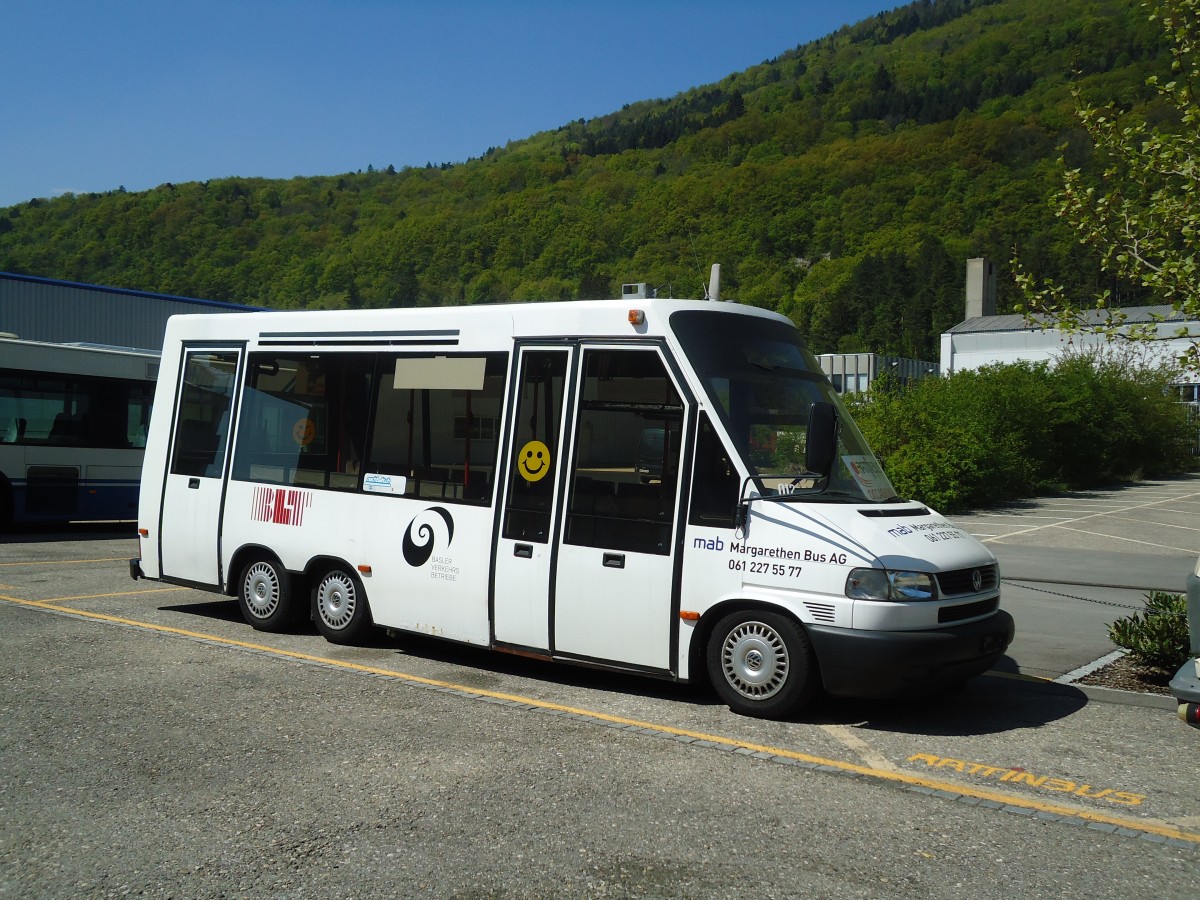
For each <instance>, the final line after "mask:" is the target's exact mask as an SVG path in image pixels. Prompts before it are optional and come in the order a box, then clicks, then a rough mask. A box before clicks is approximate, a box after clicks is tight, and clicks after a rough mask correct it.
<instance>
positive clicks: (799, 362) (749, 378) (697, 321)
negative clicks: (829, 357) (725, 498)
mask: <svg viewBox="0 0 1200 900" xmlns="http://www.w3.org/2000/svg"><path fill="white" fill-rule="evenodd" d="M671 327H672V329H673V330H674V332H675V334H676V336H677V337H678V338H679V343H680V344H681V345H682V347H683V350H684V353H685V355H686V357H687V359H688V360H689V362H690V363H691V365H692V366H693V368H694V369H695V370H696V373H697V374H698V375H699V376H700V380H701V381H702V382H703V384H704V390H705V392H706V394H707V396H708V400H709V401H710V402H711V404H712V406H713V408H714V409H715V410H716V413H717V416H718V417H719V418H720V420H721V421H722V423H724V425H725V429H726V432H727V433H728V434H729V436H730V439H731V440H732V441H733V443H734V447H733V448H732V449H733V450H734V451H735V452H736V453H737V454H738V455H739V456H740V457H741V458H742V460H743V461H744V462H745V465H746V468H747V469H748V471H749V472H750V474H751V476H752V477H753V478H754V479H755V481H756V483H757V486H758V489H759V492H760V493H761V494H762V496H764V497H769V496H784V495H787V496H788V497H789V498H790V499H791V498H794V499H796V500H806V499H811V500H826V501H828V500H839V501H844V502H851V503H886V502H889V501H891V502H895V501H896V499H897V498H896V491H895V489H894V488H893V487H892V485H891V482H890V481H888V478H887V476H886V475H885V474H884V472H883V469H882V467H881V466H880V465H879V462H878V461H877V460H876V459H875V456H874V454H873V453H872V452H871V449H870V448H869V447H868V446H867V442H866V440H865V439H864V438H863V436H862V434H861V433H860V432H859V430H858V428H857V427H856V426H855V424H854V421H853V420H852V419H851V418H850V416H849V414H848V413H847V412H846V409H845V407H844V406H843V405H842V402H841V398H839V397H838V395H837V392H836V391H834V389H833V387H832V385H830V384H829V381H828V380H827V379H826V378H825V377H824V375H823V374H822V373H821V369H820V366H818V365H817V361H816V359H815V358H814V357H813V355H812V353H810V352H809V350H808V348H807V347H805V345H804V342H803V341H802V340H801V338H800V335H799V333H798V332H797V331H796V329H795V328H794V327H792V326H791V325H789V324H787V323H784V322H778V321H774V320H771V319H765V318H758V317H756V316H747V315H731V314H730V313H728V312H723V311H721V310H720V309H719V308H717V309H714V310H712V311H711V312H709V311H707V310H681V311H679V312H676V313H674V314H673V315H672V316H671ZM818 400H824V401H827V402H829V403H832V404H834V406H836V407H837V410H838V418H839V423H840V424H839V431H838V447H837V453H836V460H835V462H834V466H833V471H832V472H831V474H830V476H829V478H828V479H823V478H816V477H813V476H811V475H810V474H809V473H806V472H805V468H804V456H805V440H806V437H807V430H808V411H809V407H810V406H812V404H813V402H814V401H818Z"/></svg>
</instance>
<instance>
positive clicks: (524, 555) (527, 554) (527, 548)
mask: <svg viewBox="0 0 1200 900" xmlns="http://www.w3.org/2000/svg"><path fill="white" fill-rule="evenodd" d="M513 556H519V557H520V558H521V559H533V544H517V545H516V546H515V547H513Z"/></svg>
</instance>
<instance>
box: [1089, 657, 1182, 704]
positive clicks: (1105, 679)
mask: <svg viewBox="0 0 1200 900" xmlns="http://www.w3.org/2000/svg"><path fill="white" fill-rule="evenodd" d="M1173 675H1174V673H1173V672H1163V671H1162V670H1161V669H1148V668H1146V667H1145V666H1140V665H1138V664H1137V662H1136V661H1134V659H1133V657H1131V656H1122V657H1121V658H1120V659H1117V660H1114V661H1113V662H1110V663H1109V664H1108V665H1106V666H1104V667H1103V668H1100V669H1097V670H1096V671H1095V672H1090V673H1088V674H1087V675H1085V676H1083V677H1082V678H1080V679H1079V680H1078V681H1077V682H1076V684H1087V685H1091V686H1092V687H1105V688H1115V689H1116V690H1119V691H1136V692H1137V693H1139V694H1163V695H1166V696H1170V694H1171V689H1170V687H1168V684H1169V682H1170V681H1171V678H1172V676H1173Z"/></svg>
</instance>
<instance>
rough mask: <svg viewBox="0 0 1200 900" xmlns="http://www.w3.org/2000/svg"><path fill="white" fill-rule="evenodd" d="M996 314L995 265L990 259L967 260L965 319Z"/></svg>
mask: <svg viewBox="0 0 1200 900" xmlns="http://www.w3.org/2000/svg"><path fill="white" fill-rule="evenodd" d="M995 314H996V264H995V263H994V262H992V261H991V260H990V259H984V258H983V257H980V258H979V259H968V260H967V318H968V319H975V318H978V317H979V316H994V315H995Z"/></svg>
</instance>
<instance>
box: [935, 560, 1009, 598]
mask: <svg viewBox="0 0 1200 900" xmlns="http://www.w3.org/2000/svg"><path fill="white" fill-rule="evenodd" d="M976 572H978V573H979V587H975V573H976ZM998 576H999V573H998V572H997V571H996V566H995V565H994V564H993V565H987V566H975V567H974V568H971V569H958V570H956V571H954V572H939V573H938V576H937V580H938V586H939V587H940V588H941V589H942V596H943V597H954V596H956V595H958V594H978V593H979V592H980V591H990V590H992V589H993V588H995V587H996V586H997V585H998V584H999V583H1000V579H999V577H998Z"/></svg>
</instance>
